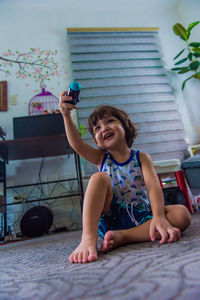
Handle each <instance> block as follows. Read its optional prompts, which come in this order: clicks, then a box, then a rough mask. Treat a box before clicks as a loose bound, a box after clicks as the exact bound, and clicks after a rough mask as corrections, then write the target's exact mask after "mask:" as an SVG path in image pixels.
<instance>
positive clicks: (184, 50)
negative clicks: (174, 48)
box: [174, 48, 185, 60]
mask: <svg viewBox="0 0 200 300" xmlns="http://www.w3.org/2000/svg"><path fill="white" fill-rule="evenodd" d="M184 51H185V48H184V49H183V50H181V51H180V52H179V53H178V54H177V55H176V56H175V57H174V60H175V59H177V58H178V57H179V56H180V55H181V54H182V53H183V52H184Z"/></svg>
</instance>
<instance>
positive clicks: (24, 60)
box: [0, 48, 61, 85]
mask: <svg viewBox="0 0 200 300" xmlns="http://www.w3.org/2000/svg"><path fill="white" fill-rule="evenodd" d="M56 56H57V50H55V51H52V50H40V49H39V48H30V51H29V52H27V53H21V52H19V51H14V52H13V51H11V50H10V49H9V50H8V51H7V52H6V53H3V54H2V55H1V56H0V71H1V72H4V73H5V74H6V75H7V76H11V75H13V73H11V71H10V69H11V68H12V67H13V66H14V65H16V66H18V71H17V72H16V73H15V75H16V78H21V79H25V78H34V80H35V81H36V82H39V83H40V85H42V84H43V83H44V82H45V81H46V80H50V79H51V78H52V77H55V76H57V77H60V76H61V75H60V74H61V70H60V69H59V68H58V65H59V64H58V62H57V61H56V60H55V57H56Z"/></svg>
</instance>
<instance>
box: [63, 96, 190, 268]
mask: <svg viewBox="0 0 200 300" xmlns="http://www.w3.org/2000/svg"><path fill="white" fill-rule="evenodd" d="M66 93H67V92H66V91H65V92H63V93H61V97H60V109H61V112H62V114H63V118H64V124H65V129H66V134H67V138H68V141H69V143H70V145H71V147H72V148H73V149H74V150H75V151H76V152H77V153H78V154H80V155H81V156H82V157H84V158H85V159H86V160H88V161H90V162H91V163H93V164H95V165H96V166H97V167H98V169H99V172H97V173H96V174H94V175H92V176H91V178H90V180H89V183H88V186H87V189H86V192H85V197H84V204H83V231H82V238H81V242H80V244H79V246H78V247H77V248H76V249H75V250H74V252H73V253H72V254H71V255H70V257H69V260H70V261H71V262H72V263H86V262H92V261H95V260H97V238H98V233H99V235H100V236H101V237H102V238H103V242H102V245H101V251H102V252H108V251H110V250H111V249H113V248H116V247H118V246H120V245H124V244H127V243H133V242H144V241H150V240H151V241H155V240H160V244H163V243H166V242H169V243H170V242H175V241H177V240H179V238H180V236H181V232H182V231H184V230H185V229H186V228H187V227H188V226H189V225H190V222H191V218H190V214H189V212H188V210H187V208H186V207H185V206H183V205H173V206H172V205H169V206H166V207H165V206H164V198H163V192H162V189H161V186H160V182H159V179H158V176H157V174H156V172H155V169H154V167H153V163H152V160H151V158H150V156H149V155H148V154H147V153H142V152H139V151H134V150H133V149H132V148H131V147H132V144H133V141H134V139H135V137H136V134H137V128H136V127H135V125H134V123H133V122H132V121H131V120H130V119H129V117H128V115H127V114H126V113H125V112H123V111H121V110H119V109H116V108H114V107H112V106H108V105H106V106H99V107H97V108H96V109H95V110H94V112H93V113H92V114H91V115H90V116H89V120H88V130H89V132H90V133H91V134H92V136H93V139H94V142H95V144H96V145H97V146H98V148H93V147H91V146H90V145H88V144H86V143H85V142H84V141H83V140H82V139H81V136H80V134H79V132H78V130H77V127H76V125H75V124H74V122H73V120H72V118H71V111H72V110H73V109H75V108H77V107H76V106H75V105H73V104H69V103H66V102H65V101H70V100H71V99H72V98H71V97H69V96H66Z"/></svg>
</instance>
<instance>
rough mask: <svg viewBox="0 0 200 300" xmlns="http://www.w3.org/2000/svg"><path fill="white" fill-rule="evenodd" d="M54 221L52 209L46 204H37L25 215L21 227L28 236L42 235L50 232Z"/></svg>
mask: <svg viewBox="0 0 200 300" xmlns="http://www.w3.org/2000/svg"><path fill="white" fill-rule="evenodd" d="M52 223H53V215H52V212H51V210H50V209H49V208H48V207H46V206H35V207H32V208H31V209H29V210H27V212H26V213H25V214H24V215H23V217H22V219H21V222H20V228H21V232H22V234H23V235H24V236H26V237H31V238H32V237H40V236H42V235H43V234H45V233H48V231H49V229H50V227H51V225H52Z"/></svg>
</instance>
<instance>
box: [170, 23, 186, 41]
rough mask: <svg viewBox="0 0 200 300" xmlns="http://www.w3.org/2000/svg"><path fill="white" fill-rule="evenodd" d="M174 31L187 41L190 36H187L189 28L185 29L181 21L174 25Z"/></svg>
mask: <svg viewBox="0 0 200 300" xmlns="http://www.w3.org/2000/svg"><path fill="white" fill-rule="evenodd" d="M173 31H174V33H175V34H176V35H178V36H179V37H180V38H181V39H182V40H184V41H187V40H188V37H187V30H186V29H185V27H184V26H183V25H181V24H180V23H176V24H175V25H174V26H173Z"/></svg>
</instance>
